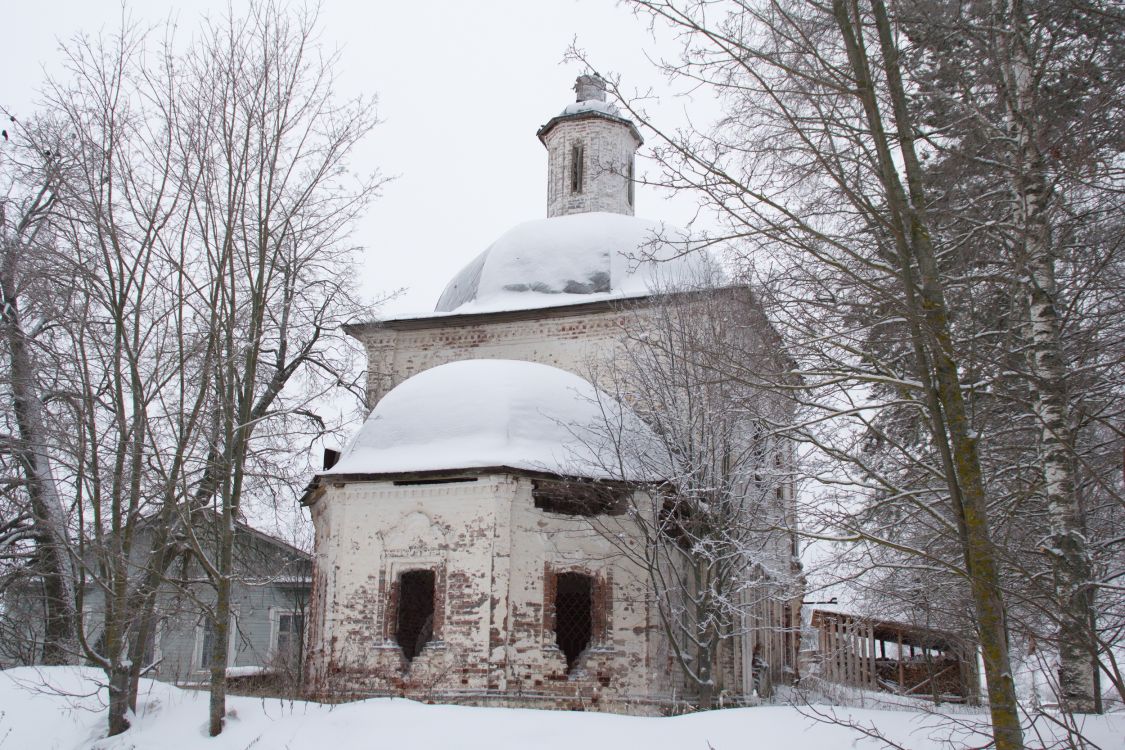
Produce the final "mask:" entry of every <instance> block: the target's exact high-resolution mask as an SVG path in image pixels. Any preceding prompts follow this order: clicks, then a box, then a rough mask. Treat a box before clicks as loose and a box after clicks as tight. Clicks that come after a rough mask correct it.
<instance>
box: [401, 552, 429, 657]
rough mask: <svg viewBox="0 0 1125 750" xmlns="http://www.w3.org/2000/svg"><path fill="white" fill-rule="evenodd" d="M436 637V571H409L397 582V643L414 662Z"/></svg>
mask: <svg viewBox="0 0 1125 750" xmlns="http://www.w3.org/2000/svg"><path fill="white" fill-rule="evenodd" d="M433 634H434V571H432V570H408V571H406V572H405V573H403V574H402V575H400V576H399V579H398V617H397V623H396V627H395V640H396V641H397V642H398V645H399V647H401V648H402V654H403V656H405V657H406V660H407V661H413V660H414V657H415V656H417V655H418V654H419V653H420V652H421V651H422V647H423V646H425V645H426V644H427V643H429V642H430V639H431V638H432V637H433Z"/></svg>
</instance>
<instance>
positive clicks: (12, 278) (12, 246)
mask: <svg viewBox="0 0 1125 750" xmlns="http://www.w3.org/2000/svg"><path fill="white" fill-rule="evenodd" d="M0 219H2V217H0ZM0 224H3V222H2V221H0ZM22 249H23V248H22V247H21V246H19V245H18V244H16V243H15V242H8V241H5V245H4V258H3V263H2V265H0V320H2V321H3V327H4V334H5V337H6V339H7V344H8V354H9V366H10V368H11V374H10V378H11V390H12V406H13V411H14V413H15V418H16V423H17V426H18V428H19V443H18V446H17V448H16V451H17V454H18V458H19V461H20V463H21V464H22V465H23V469H24V473H25V475H26V477H27V489H28V495H29V497H30V499H31V509H32V513H33V514H34V517H35V527H36V534H35V539H36V543H37V545H38V549H39V559H40V562H41V563H42V565H43V570H42V573H41V575H42V577H43V597H44V604H45V611H46V615H45V620H44V629H43V630H44V638H43V654H42V659H43V663H44V664H73V663H75V661H76V659H77V656H78V643H77V623H76V621H77V617H76V616H75V610H74V607H75V594H74V577H73V574H72V570H71V565H70V547H69V536H68V534H67V525H66V517H65V515H64V512H63V504H62V500H61V498H60V496H59V492H58V486H57V485H56V483H55V477H54V474H53V472H52V470H51V462H50V456H49V454H48V451H47V443H48V441H47V424H46V419H45V418H44V415H43V405H42V404H41V403H40V401H39V397H38V395H37V394H36V393H35V374H36V372H35V365H34V363H33V361H32V358H31V353H30V352H29V351H28V346H27V339H26V335H25V333H24V330H23V327H22V325H21V321H20V315H19V300H18V298H17V296H16V276H17V271H16V264H17V263H18V262H19V255H20V253H21V251H22Z"/></svg>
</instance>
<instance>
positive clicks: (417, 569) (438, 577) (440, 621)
mask: <svg viewBox="0 0 1125 750" xmlns="http://www.w3.org/2000/svg"><path fill="white" fill-rule="evenodd" d="M427 572H428V573H430V574H432V576H433V579H432V583H433V610H432V616H431V618H430V620H429V622H428V623H422V624H421V629H425V630H427V634H428V638H426V642H430V641H440V640H442V636H443V631H444V629H445V590H446V581H445V568H444V566H440V565H426V564H420V565H410V566H401V567H399V566H394V567H392V569H391V570H389V571H384V573H383V581H382V584H383V585H382V589H383V591H384V592H385V594H384V597H383V601H384V602H385V605H384V608H383V622H382V635H383V641H384V642H385V643H398V640H399V637H400V632H399V631H400V630H401V628H402V626H403V625H404V622H403V620H404V617H403V615H404V614H405V613H404V612H403V611H402V607H403V604H404V602H403V591H402V588H403V581H404V579H405V580H406V582H407V586H408V587H410V586H412V584H417V583H419V582H420V581H421V579H423V578H425V576H420V575H419V574H423V573H427ZM422 582H424V581H422ZM408 593H410V592H408ZM415 593H416V592H415ZM405 619H406V623H405V624H406V625H407V626H408V629H409V628H410V625H411V624H412V623H411V618H410V617H406V618H405ZM415 624H416V623H415ZM421 629H419V632H418V633H415V636H416V638H417V636H418V635H420V634H421V632H420V630H421ZM399 645H400V647H403V644H399ZM423 645H425V643H421V644H419V643H418V641H417V639H416V640H415V643H414V644H413V645H410V644H408V645H407V646H406V647H403V655H404V656H405V657H406V659H407V661H412V660H413V658H414V657H415V656H417V655H418V653H417V652H419V651H421V646H423Z"/></svg>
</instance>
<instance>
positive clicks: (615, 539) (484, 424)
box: [304, 76, 799, 713]
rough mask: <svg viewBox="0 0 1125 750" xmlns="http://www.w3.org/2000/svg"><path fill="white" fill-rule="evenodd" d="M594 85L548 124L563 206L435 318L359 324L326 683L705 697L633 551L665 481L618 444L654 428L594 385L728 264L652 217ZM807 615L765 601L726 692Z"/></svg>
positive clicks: (326, 566) (317, 611)
mask: <svg viewBox="0 0 1125 750" xmlns="http://www.w3.org/2000/svg"><path fill="white" fill-rule="evenodd" d="M575 88H576V91H577V100H576V101H575V102H574V103H572V104H570V105H568V106H567V107H566V108H565V109H564V110H563V111H562V112H561V113H560V114H559V115H557V116H556V117H554V118H552V119H551V120H550V121H548V122H547V124H545V125H544V126H542V127H541V128H540V129H539V131H538V136H539V139H540V141H541V142H542V143H543V145H544V146H545V147H546V149H547V158H548V184H547V218H546V219H540V220H535V221H529V222H526V223H523V224H520V225H518V226H516V227H515V228H513V229H511V230H510V231H508V232H507V233H506V234H504V235H502V236H501V237H500V238H499V239H497V240H496V241H495V242H494V243H493V244H492V245H491V246H490V247H488V249H486V250H485V251H484V252H483V253H481V254H480V255H479V256H477V257H476V258H475V259H474V260H472V261H471V262H470V263H469V264H468V265H466V266H465V267H464V268H463V269H462V270H461V271H460V272H458V273H457V274H456V275H454V276H453V277H452V279H451V280H450V282H449V283H448V285H447V286H446V288H445V290H444V292H443V293H442V294H441V296H440V298H439V299H438V300H437V303H436V305H435V308H434V311H433V313H430V314H427V315H424V316H412V317H400V318H396V319H391V320H380V321H375V322H371V323H365V324H361V325H356V326H352V327H351V328H350V329H349V331H348V332H349V333H350V334H351V335H352V336H354V337H355V338H356V339H357V340H359V341H360V342H361V343H362V344H363V345H364V347H365V348H366V351H367V355H368V384H367V391H368V399H369V400H368V403H371V404H374V409H373V411H372V412H371V414H370V416H369V417H368V418H367V420H366V421H365V422H364V424H363V426H362V428H361V429H360V431H359V433H358V435H357V436H356V438H355V440H354V442H353V443H352V445H351V446H350V447H349V448H348V449H347V450H346V451H345V452H344V453H343V455H342V457H340V460H339V461H338V462H337V463H335V465H333V466H331V467H327V468H326V469H325V470H324V471H323V472H322V473H320V474H318V475H317V476H316V477H315V478H314V479H313V481H312V483H311V485H310V487H309V490H308V492H307V493H306V496H305V500H304V502H305V504H306V505H307V506H308V507H309V509H310V511H311V514H312V519H313V523H314V525H315V529H316V533H315V563H314V564H315V573H314V579H313V592H312V597H311V603H310V607H309V612H308V617H307V620H306V623H307V625H306V627H307V633H306V639H307V652H306V659H305V677H304V680H305V687H306V692H307V693H308V694H309V695H312V696H319V697H330V696H337V697H338V696H374V695H401V696H406V697H410V698H415V699H420V700H434V701H441V702H462V703H471V704H481V705H483V704H487V705H502V706H525V707H544V708H570V709H590V710H606V711H617V712H625V713H661V712H667V711H670V710H674V706H675V704H676V703H677V702H678V701H680V702H683V701H686V702H690V701H691V695H690V689H689V688H687V687H686V686H685V684H684V680H683V678H682V677H680V676H679V673H678V670H677V669H676V667H675V666H674V665H673V661H672V656H671V651H670V644H669V642H668V636H667V634H666V631H665V630H664V628H662V627H661V624H660V621H659V616H658V613H657V612H656V609H655V606H654V604H653V596H652V591H651V583H650V577H649V576H648V575H647V574H646V572H645V571H644V570H643V569H642V567H641V566H639V565H638V564H637V563H636V562H635V561H633V560H632V558H631V557H630V556H629V555H623V554H621V550H622V549H625V548H629V549H636V548H637V547H638V546H639V545H643V544H644V540H643V539H642V538H641V535H640V534H639V532H638V531H637V529H635V528H634V527H632V525H631V524H630V522H629V517H628V514H627V513H624V512H622V508H624V507H626V506H627V505H628V503H629V498H630V497H631V493H635V492H640V491H642V490H639V489H637V488H638V487H642V486H643V483H644V482H645V481H652V482H657V481H661V480H663V479H666V477H660V476H644V475H642V474H643V472H644V471H645V470H642V469H640V468H639V467H636V466H631V465H629V463H628V460H624V462H623V461H622V459H621V456H620V453H619V452H617V453H615V452H614V450H613V449H614V446H613V445H612V444H611V443H610V442H607V441H606V440H605V439H604V438H605V435H606V424H607V419H608V420H609V422H611V423H615V424H628V425H630V426H631V428H632V430H633V434H635V435H638V436H640V439H642V440H644V439H649V438H650V437H651V438H652V439H655V436H652V435H651V433H650V432H646V431H647V430H648V428H647V427H646V426H645V424H644V423H643V422H642V421H641V420H640V419H639V418H638V417H637V416H636V415H634V414H633V413H632V412H631V411H630V410H629V408H628V407H626V406H622V405H619V404H618V403H617V402H616V401H614V400H613V399H612V398H610V397H609V396H608V395H607V394H606V393H605V392H604V391H602V390H599V388H598V387H597V386H596V385H595V384H593V383H591V382H590V381H589V380H588V378H590V377H591V376H590V372H591V370H590V365H591V363H592V362H597V361H605V360H606V359H607V358H612V357H613V355H614V352H615V351H616V350H617V348H618V347H619V346H620V337H621V331H622V323H623V321H624V319H625V317H626V316H635V315H636V311H637V310H638V309H642V310H643V309H644V306H645V305H646V304H647V300H649V299H651V298H652V295H653V290H654V289H655V288H656V287H657V286H658V285H665V284H669V283H671V284H676V283H683V284H690V283H692V281H693V280H698V279H699V278H702V277H703V276H704V275H705V274H706V273H707V271H706V269H705V268H704V266H705V265H706V264H705V263H703V261H701V260H700V259H699V257H698V254H697V253H688V252H686V250H687V249H688V247H687V244H686V243H687V237H686V235H685V234H684V233H683V232H682V231H679V230H676V229H673V228H671V227H668V226H666V225H663V224H662V223H660V222H654V221H648V220H644V219H640V218H637V217H636V216H634V202H635V195H634V178H633V176H634V155H635V153H636V151H637V149H638V148H639V147H640V145H641V136H640V134H639V133H638V131H637V129H636V127H635V126H634V125H633V123H632V122H630V121H629V120H628V119H626V118H625V117H623V116H622V115H621V113H620V112H619V110H618V109H617V108H616V107H615V106H614V105H613V104H611V103H609V102H607V101H606V92H605V83H604V81H602V80H601V79H600V78H597V77H596V76H581V77H579V78H578V82H577V85H576V87H575ZM787 493H788V494H787ZM777 497H778V499H779V501H780V502H782V503H789V502H791V499H792V497H791V490H790V489H788V488H786V489H785V490H784V492H783V491H782V490H781V489H779V490H778V492H777ZM591 519H596V520H597V523H596V524H595V523H591ZM623 545H624V547H623ZM778 554H779V556H781V557H782V558H784V559H788V557H787V556H788V554H789V550H788V549H785V550H781V551H779V553H778ZM797 602H798V604H799V597H798V599H797ZM764 606H766V605H764ZM792 613H793V606H792V603H791V602H781V603H777V604H771V605H768V606H766V608H765V609H763V610H762V611H760V612H756V613H755V615H754V616H755V617H756V618H757V619H756V620H755V622H757V623H758V624H759V625H760V626H761V627H756V628H747V631H746V634H745V635H744V636H740V638H741V640H739V641H738V645H737V647H736V648H733V649H731V650H730V651H729V652H728V653H727V654H726V656H725V658H724V660H723V663H722V664H720V665H719V672H720V676H719V679H720V683H721V684H720V687H721V689H722V691H723V693H724V694H725V695H728V696H730V697H731V699H732V700H735V701H740V700H745V699H746V698H747V696H750V695H751V694H752V693H753V692H754V689H755V679H759V680H760V679H761V675H760V674H758V675H756V674H755V670H756V669H758V667H757V666H756V664H768V665H769V666H768V669H770V670H772V672H773V675H772V676H773V679H774V680H775V681H776V680H780V679H784V677H785V675H786V674H787V673H788V671H789V670H791V668H792V665H793V664H794V663H795V657H796V654H795V651H796V641H795V639H794V638H791V637H789V635H788V634H787V633H786V632H785V631H786V627H787V625H788V624H789V623H790V622H792V618H791V616H792ZM755 660H757V661H755ZM685 691H688V693H689V694H686V695H685Z"/></svg>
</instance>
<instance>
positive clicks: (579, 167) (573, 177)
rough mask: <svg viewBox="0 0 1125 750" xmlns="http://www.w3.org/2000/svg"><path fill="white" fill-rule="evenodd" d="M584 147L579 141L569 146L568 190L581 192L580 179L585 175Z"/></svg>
mask: <svg viewBox="0 0 1125 750" xmlns="http://www.w3.org/2000/svg"><path fill="white" fill-rule="evenodd" d="M585 159H586V153H585V149H584V148H583V147H582V144H581V143H574V144H572V145H571V147H570V192H572V193H581V192H582V180H583V178H584V176H585V174H584V173H585V170H586V165H585V164H584V161H585Z"/></svg>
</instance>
